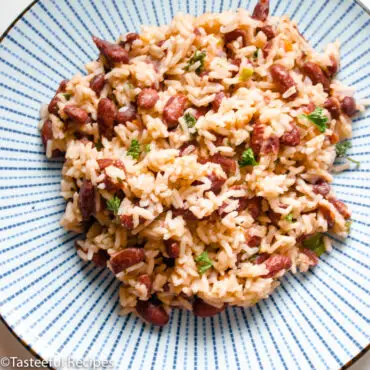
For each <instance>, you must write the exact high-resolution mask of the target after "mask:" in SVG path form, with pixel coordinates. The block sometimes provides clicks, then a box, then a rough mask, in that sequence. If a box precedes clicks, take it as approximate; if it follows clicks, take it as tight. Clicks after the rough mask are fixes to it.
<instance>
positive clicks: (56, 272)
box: [0, 0, 370, 370]
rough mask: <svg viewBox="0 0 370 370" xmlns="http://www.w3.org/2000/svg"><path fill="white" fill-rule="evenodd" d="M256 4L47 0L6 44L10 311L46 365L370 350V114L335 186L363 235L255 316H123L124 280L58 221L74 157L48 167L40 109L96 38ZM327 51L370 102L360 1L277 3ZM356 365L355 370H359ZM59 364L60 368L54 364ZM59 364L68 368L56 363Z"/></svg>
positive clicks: (91, 54) (318, 365) (3, 91)
mask: <svg viewBox="0 0 370 370" xmlns="http://www.w3.org/2000/svg"><path fill="white" fill-rule="evenodd" d="M238 7H244V8H248V9H251V10H252V9H253V7H254V1H252V2H251V1H244V0H234V1H231V0H207V1H201V0H187V1H185V0H152V1H149V0H104V1H101V0H39V1H35V2H34V3H33V4H32V5H31V6H30V7H29V8H28V10H27V11H25V12H24V13H23V14H22V15H21V16H20V17H19V18H18V20H17V22H16V23H15V24H13V25H12V27H11V28H10V29H9V30H8V31H7V33H6V34H5V35H4V36H3V39H2V42H1V47H0V59H1V61H0V74H1V78H0V96H1V101H0V256H1V257H0V266H1V267H0V277H1V286H0V292H1V293H0V304H1V311H0V312H1V315H2V317H3V319H4V320H5V321H6V323H7V325H8V326H9V327H10V328H11V329H12V331H13V332H14V333H15V334H16V335H17V336H18V337H19V338H20V339H21V340H22V342H23V343H24V344H26V345H27V346H28V347H29V348H30V349H31V350H33V351H34V352H35V353H36V354H38V355H39V356H41V357H42V358H54V359H55V358H64V359H66V358H68V357H69V358H74V359H85V360H87V359H90V360H92V359H97V360H109V361H112V363H113V364H114V366H115V367H116V368H120V369H191V370H193V369H199V370H202V369H210V370H211V369H247V368H249V369H253V370H255V369H282V368H287V369H339V368H341V367H343V366H348V364H349V363H350V362H351V361H353V359H354V358H355V357H356V356H360V355H361V353H364V352H365V351H366V350H367V349H369V342H370V325H369V316H370V315H369V313H370V309H369V306H370V291H369V290H370V284H369V281H370V274H369V272H370V267H369V265H370V217H369V216H370V111H369V110H368V111H366V112H365V113H364V114H363V115H361V116H360V117H359V118H356V119H355V120H354V123H353V136H354V139H353V149H352V153H351V156H352V157H354V158H355V159H356V160H359V161H361V167H360V168H359V169H355V168H354V169H352V170H350V171H346V172H344V173H342V174H341V175H339V176H336V178H335V191H336V193H337V194H338V197H340V198H341V199H343V200H344V201H345V202H346V203H347V204H349V205H350V207H351V208H352V210H353V221H354V222H353V226H352V233H351V236H350V237H349V238H348V239H347V240H346V241H345V242H342V241H340V240H335V242H334V249H333V252H332V253H331V254H330V255H325V256H323V257H322V258H321V263H320V264H319V265H318V266H317V267H315V268H314V269H313V270H312V271H310V272H308V273H306V274H301V275H296V276H293V275H289V276H287V277H285V278H283V279H282V284H281V287H279V288H278V289H277V290H276V291H275V292H274V293H273V294H272V296H271V297H270V298H269V299H268V300H265V301H263V302H261V303H259V304H258V305H257V306H255V307H253V308H251V309H240V308H229V309H228V310H226V311H225V312H224V313H222V314H221V315H218V316H215V317H213V318H207V319H200V318H196V317H194V316H193V315H192V314H191V313H189V312H185V311H179V310H174V311H173V314H172V317H171V321H170V322H169V324H168V325H167V326H166V327H164V328H162V329H159V328H157V327H153V326H150V325H148V324H145V323H143V322H142V321H141V320H139V319H137V318H136V317H135V316H133V315H130V316H127V317H120V316H118V311H119V304H118V283H117V282H116V281H115V279H114V277H113V276H112V274H111V273H110V272H109V271H104V270H101V269H98V268H96V267H94V266H93V265H92V264H86V263H84V262H82V261H81V260H80V259H79V258H78V256H77V254H76V251H75V248H74V246H73V244H74V241H75V239H76V235H74V234H72V233H67V232H65V231H64V230H63V229H62V228H61V227H60V226H59V219H60V217H61V215H62V213H63V210H64V207H65V204H64V201H63V199H62V198H61V197H60V196H59V190H60V189H59V181H60V170H61V166H62V162H61V161H47V160H46V158H45V156H44V149H43V146H42V143H41V140H40V137H39V133H38V129H37V125H38V120H39V107H40V104H41V103H43V102H48V101H49V100H50V99H51V98H52V96H53V94H54V91H55V89H56V88H57V86H58V84H59V82H60V81H61V80H63V79H65V78H69V77H70V76H71V75H73V74H75V73H76V72H82V73H83V64H84V63H85V62H87V61H90V60H93V59H94V58H96V56H97V51H96V49H95V47H94V45H93V43H92V41H91V35H92V34H95V35H97V36H99V37H102V38H105V39H110V40H113V39H116V38H117V37H118V35H119V34H120V33H125V32H128V31H134V30H139V26H140V24H166V23H169V22H170V20H171V18H172V17H173V15H174V14H175V13H177V12H178V11H183V12H189V13H192V14H201V13H203V12H219V11H222V10H227V9H237V8H238ZM271 12H272V14H274V15H283V14H286V13H287V14H289V15H290V16H291V18H293V19H295V20H296V21H297V22H298V23H299V26H300V30H301V31H302V33H303V34H304V36H305V37H306V38H308V39H309V40H310V41H311V43H312V44H313V45H314V46H315V47H316V48H318V49H320V48H322V47H323V46H324V45H325V44H327V43H328V42H331V41H334V40H336V39H339V40H340V41H341V44H342V49H341V55H342V68H341V72H340V75H339V76H340V79H341V80H342V81H343V82H344V83H345V84H348V85H351V86H354V87H355V88H356V90H357V94H356V97H357V98H369V97H370V16H369V14H368V12H367V10H365V9H364V8H363V7H362V6H361V5H360V4H359V3H358V2H356V1H353V0H340V1H333V0H331V1H314V0H294V1H292V0H284V1H277V0H272V4H271ZM346 364H347V365H346ZM54 365H55V364H54ZM55 366H57V365H55Z"/></svg>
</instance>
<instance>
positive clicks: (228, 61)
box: [40, 0, 364, 325]
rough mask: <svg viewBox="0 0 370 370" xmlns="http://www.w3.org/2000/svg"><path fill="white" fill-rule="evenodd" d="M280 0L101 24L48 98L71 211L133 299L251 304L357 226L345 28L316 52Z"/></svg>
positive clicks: (154, 316) (124, 296)
mask: <svg viewBox="0 0 370 370" xmlns="http://www.w3.org/2000/svg"><path fill="white" fill-rule="evenodd" d="M268 13H269V3H268V1H262V0H261V1H259V3H258V4H257V5H256V8H255V9H254V11H253V13H252V14H250V13H249V12H248V11H247V10H244V9H239V10H238V11H237V12H231V11H227V12H224V13H221V14H203V15H201V16H199V17H194V16H191V15H184V14H179V15H177V16H175V18H174V19H173V20H172V22H171V24H170V25H168V26H160V27H147V26H143V27H142V31H141V33H140V34H136V33H128V34H126V35H123V36H121V37H120V38H119V39H118V40H117V42H116V43H111V42H108V41H104V40H101V39H99V38H97V37H93V40H94V42H95V44H96V46H97V48H98V50H99V52H100V55H99V57H98V59H97V60H96V61H93V62H90V63H88V64H87V65H86V69H87V75H85V76H82V75H76V76H75V77H73V78H72V79H70V80H69V81H67V80H66V81H62V83H61V84H60V86H59V89H58V90H57V92H56V95H55V97H54V98H53V99H52V100H51V102H50V104H49V105H46V106H45V107H43V108H42V109H41V118H42V121H41V124H40V126H41V136H42V139H43V142H44V145H45V149H46V155H47V157H48V158H53V157H64V158H65V162H64V166H63V170H62V177H63V178H62V184H61V188H62V196H63V197H64V198H65V199H66V201H67V206H66V211H65V214H64V216H63V217H62V220H61V224H62V225H63V227H64V228H66V229H67V230H71V231H74V232H77V233H83V234H84V238H83V239H81V240H79V241H78V242H77V243H76V249H77V253H78V254H79V256H80V257H81V258H82V259H83V260H86V261H93V262H94V263H95V264H96V265H97V266H100V267H106V268H109V269H110V270H111V271H112V272H113V274H115V276H116V278H117V279H119V280H120V281H121V286H120V292H119V296H120V303H121V305H122V313H124V314H127V313H130V312H135V313H136V314H138V315H139V316H140V317H141V318H142V319H144V320H145V321H147V322H150V323H152V324H155V325H165V324H166V323H167V322H168V320H169V315H170V311H171V309H172V308H173V307H179V308H185V309H188V310H192V311H193V312H194V314H195V315H197V316H201V317H207V316H212V315H215V314H217V313H219V312H221V311H223V310H224V309H225V308H226V307H227V305H235V306H243V307H248V306H251V305H254V304H255V303H256V302H258V301H259V300H261V299H263V298H266V297H268V295H269V294H270V293H271V292H272V291H273V290H274V288H275V287H276V286H277V285H278V284H279V282H278V280H277V279H278V278H280V277H281V276H283V275H284V274H285V273H286V272H287V271H292V272H293V273H295V272H297V271H302V272H305V271H307V270H308V269H309V268H310V267H312V266H315V265H316V264H317V263H318V261H319V257H320V255H321V254H322V253H324V252H325V251H330V248H331V247H330V239H329V237H328V236H327V234H325V233H326V232H330V233H333V234H336V235H337V236H339V237H346V236H347V234H348V233H349V229H350V222H351V221H350V216H351V213H350V211H349V209H348V208H347V206H346V205H345V204H344V203H343V202H341V201H340V200H339V199H337V197H336V195H335V194H334V192H333V190H332V189H331V187H330V183H331V182H332V180H333V177H332V175H331V172H333V171H334V172H336V171H341V170H344V169H346V168H348V167H349V166H350V165H352V166H355V165H356V164H353V163H352V162H349V160H351V159H350V158H348V157H346V151H347V149H348V148H349V147H350V142H348V141H345V140H346V139H348V138H350V137H351V119H352V117H353V116H354V115H355V114H356V111H357V110H359V111H361V110H363V109H364V108H363V106H362V105H361V104H359V103H357V104H356V101H355V100H354V98H353V89H351V88H348V87H345V86H343V85H342V84H341V83H340V82H339V81H338V80H336V79H335V74H336V72H337V71H338V69H339V44H338V43H333V44H330V45H328V46H327V48H326V50H325V52H324V53H321V54H319V53H317V52H316V51H314V50H313V49H312V48H311V46H310V45H309V44H308V42H307V41H306V40H305V39H304V37H303V36H302V35H301V34H300V33H299V31H298V29H297V26H296V24H295V22H293V21H291V20H289V18H288V17H286V16H284V17H279V18H278V17H272V16H269V15H268ZM337 156H340V157H343V158H345V160H344V163H343V161H342V164H340V165H334V160H335V158H336V157H337ZM352 161H353V160H352Z"/></svg>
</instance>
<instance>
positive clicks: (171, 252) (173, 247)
mask: <svg viewBox="0 0 370 370" xmlns="http://www.w3.org/2000/svg"><path fill="white" fill-rule="evenodd" d="M164 245H165V246H166V252H167V254H168V256H169V257H170V258H178V257H179V256H180V243H179V242H178V241H177V240H173V239H168V240H164Z"/></svg>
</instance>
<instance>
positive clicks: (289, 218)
mask: <svg viewBox="0 0 370 370" xmlns="http://www.w3.org/2000/svg"><path fill="white" fill-rule="evenodd" d="M285 220H286V221H288V222H293V215H292V214H291V213H289V215H288V216H286V217H285Z"/></svg>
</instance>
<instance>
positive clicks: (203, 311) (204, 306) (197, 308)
mask: <svg viewBox="0 0 370 370" xmlns="http://www.w3.org/2000/svg"><path fill="white" fill-rule="evenodd" d="M224 310H225V305H223V306H222V307H220V308H219V307H215V306H212V305H210V304H208V303H206V302H204V301H203V299H200V298H199V297H197V298H195V300H194V302H193V313H194V315H195V316H198V317H210V316H214V315H217V314H218V313H220V312H222V311H224Z"/></svg>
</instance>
